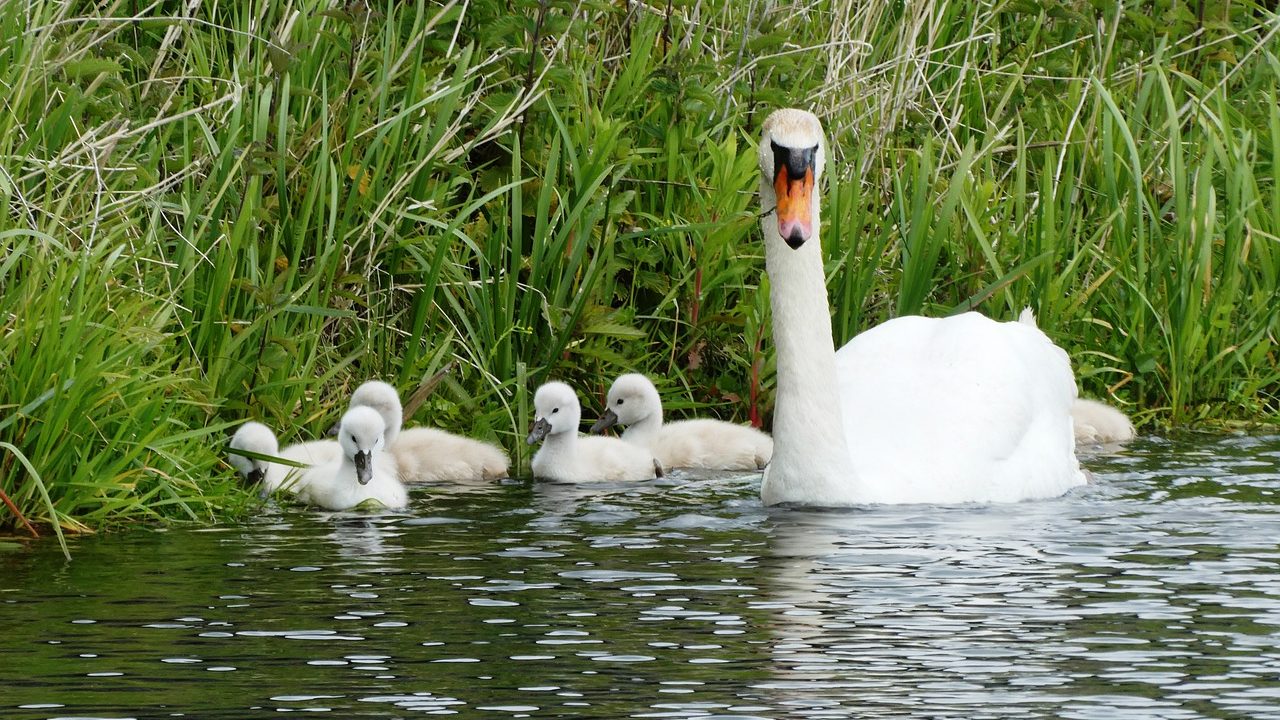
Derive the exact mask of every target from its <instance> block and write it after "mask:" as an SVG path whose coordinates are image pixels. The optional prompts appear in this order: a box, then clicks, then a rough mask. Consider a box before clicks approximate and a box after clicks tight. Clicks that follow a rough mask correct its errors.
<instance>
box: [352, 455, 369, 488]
mask: <svg viewBox="0 0 1280 720" xmlns="http://www.w3.org/2000/svg"><path fill="white" fill-rule="evenodd" d="M353 459H354V460H355V463H356V482H358V483H360V484H361V485H368V484H369V481H370V480H372V479H373V451H372V450H365V451H364V452H358V453H356V455H355V457H354V458H353Z"/></svg>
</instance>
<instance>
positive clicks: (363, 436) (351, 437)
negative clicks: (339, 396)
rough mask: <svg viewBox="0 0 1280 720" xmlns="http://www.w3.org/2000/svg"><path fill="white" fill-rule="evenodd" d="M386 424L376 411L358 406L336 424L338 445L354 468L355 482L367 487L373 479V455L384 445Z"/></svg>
mask: <svg viewBox="0 0 1280 720" xmlns="http://www.w3.org/2000/svg"><path fill="white" fill-rule="evenodd" d="M386 429H387V424H386V423H384V422H383V421H382V416H381V415H379V414H378V411H377V410H374V409H373V408H371V407H366V406H364V405H358V406H356V407H353V408H351V409H350V410H348V411H347V414H345V415H343V416H342V422H340V423H338V444H339V445H341V446H342V452H343V454H345V455H346V456H347V459H348V460H350V461H351V462H352V463H353V464H354V465H355V466H356V480H357V481H358V482H359V483H360V484H361V485H368V484H369V481H370V480H371V479H373V453H374V452H375V451H377V450H381V449H382V447H383V445H384V444H385V442H386V441H385V439H384V438H383V434H384V433H385V432H386Z"/></svg>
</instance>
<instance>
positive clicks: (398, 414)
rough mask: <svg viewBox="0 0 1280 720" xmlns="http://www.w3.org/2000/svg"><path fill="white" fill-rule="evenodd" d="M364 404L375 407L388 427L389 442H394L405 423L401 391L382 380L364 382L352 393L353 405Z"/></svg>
mask: <svg viewBox="0 0 1280 720" xmlns="http://www.w3.org/2000/svg"><path fill="white" fill-rule="evenodd" d="M358 406H364V407H369V408H373V409H374V410H377V411H378V414H379V415H381V416H382V422H383V424H385V425H386V427H387V435H388V437H387V442H388V443H390V442H393V441H394V440H395V436H396V434H397V433H399V432H400V426H401V425H402V424H403V423H404V415H403V409H402V408H401V406H400V393H398V392H396V389H395V388H394V387H392V386H391V385H389V384H387V383H384V382H382V381H381V380H370V381H368V382H366V383H362V384H361V385H360V387H358V388H356V391H355V392H353V393H351V407H358Z"/></svg>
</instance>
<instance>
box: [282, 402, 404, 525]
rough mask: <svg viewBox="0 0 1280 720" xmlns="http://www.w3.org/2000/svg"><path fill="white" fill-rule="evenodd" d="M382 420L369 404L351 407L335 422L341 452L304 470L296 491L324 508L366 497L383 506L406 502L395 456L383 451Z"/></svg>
mask: <svg viewBox="0 0 1280 720" xmlns="http://www.w3.org/2000/svg"><path fill="white" fill-rule="evenodd" d="M385 431H386V424H385V423H384V422H383V421H382V416H381V415H379V414H378V412H377V411H376V410H374V409H372V408H368V407H363V406H362V407H354V408H351V409H350V410H348V411H347V413H346V414H345V415H343V416H342V422H340V423H338V444H339V445H340V446H341V447H342V455H341V456H340V457H339V458H337V459H335V460H331V461H329V462H327V463H325V464H323V465H318V466H315V467H312V468H309V469H308V470H306V471H305V472H304V473H303V474H302V477H301V480H300V481H299V482H298V486H297V489H296V491H295V492H296V494H297V496H298V498H299V499H300V500H302V501H304V502H307V503H310V504H312V505H317V506H319V507H322V508H325V509H328V510H348V509H350V508H353V507H356V506H357V505H360V504H361V503H364V502H367V501H374V502H377V503H378V504H380V505H383V506H385V507H387V508H391V509H396V508H402V507H405V506H406V505H408V504H409V494H408V493H407V492H405V489H404V485H402V484H401V483H400V478H399V472H398V470H397V467H396V461H395V458H394V457H392V456H391V454H390V453H388V452H386V451H385V448H386V439H385V437H384V433H385Z"/></svg>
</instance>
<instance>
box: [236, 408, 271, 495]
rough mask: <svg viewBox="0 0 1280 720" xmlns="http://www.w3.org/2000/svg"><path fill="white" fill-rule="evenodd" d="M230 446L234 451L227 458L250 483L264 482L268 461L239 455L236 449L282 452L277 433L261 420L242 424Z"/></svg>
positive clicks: (267, 452)
mask: <svg viewBox="0 0 1280 720" xmlns="http://www.w3.org/2000/svg"><path fill="white" fill-rule="evenodd" d="M230 447H231V450H232V452H231V453H229V454H228V455H227V460H229V461H230V462H231V465H232V467H234V468H235V469H236V472H238V473H240V475H241V477H243V478H244V479H246V480H248V481H249V482H250V483H259V482H262V479H263V478H265V477H266V476H267V461H266V460H259V459H257V458H251V457H246V456H244V455H239V454H237V453H235V452H234V451H235V450H248V451H249V452H252V453H258V454H260V455H279V454H280V444H279V443H278V442H277V441H276V434H275V433H273V432H271V428H269V427H267V426H266V425H263V424H262V423H260V422H247V423H245V424H243V425H241V426H240V428H239V429H237V430H236V434H235V435H232V436H231V443H230Z"/></svg>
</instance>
